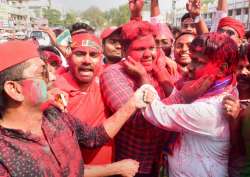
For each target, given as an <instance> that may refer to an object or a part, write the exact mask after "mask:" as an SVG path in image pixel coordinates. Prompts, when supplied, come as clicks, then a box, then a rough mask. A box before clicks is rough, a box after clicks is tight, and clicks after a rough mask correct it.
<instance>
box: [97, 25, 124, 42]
mask: <svg viewBox="0 0 250 177" xmlns="http://www.w3.org/2000/svg"><path fill="white" fill-rule="evenodd" d="M115 32H117V33H119V32H121V27H117V26H111V27H108V28H106V29H105V30H103V32H102V34H101V39H102V40H104V39H106V38H107V37H109V36H110V35H111V34H113V33H115Z"/></svg>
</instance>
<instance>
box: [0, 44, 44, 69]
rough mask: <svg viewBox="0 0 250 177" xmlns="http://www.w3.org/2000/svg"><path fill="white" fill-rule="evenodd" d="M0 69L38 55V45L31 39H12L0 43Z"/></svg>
mask: <svg viewBox="0 0 250 177" xmlns="http://www.w3.org/2000/svg"><path fill="white" fill-rule="evenodd" d="M0 51H1V52H0V60H1V63H0V71H3V70H5V69H7V68H10V67H12V66H14V65H17V64H19V63H23V62H24V61H26V60H29V59H31V58H35V57H40V55H39V52H38V45H37V43H36V42H35V41H33V40H26V41H20V40H13V41H8V42H5V43H2V44H0Z"/></svg>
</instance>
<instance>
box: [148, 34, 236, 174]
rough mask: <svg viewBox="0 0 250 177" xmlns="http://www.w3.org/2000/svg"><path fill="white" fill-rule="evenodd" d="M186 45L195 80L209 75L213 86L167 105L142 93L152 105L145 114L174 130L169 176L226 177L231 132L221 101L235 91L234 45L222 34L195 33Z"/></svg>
mask: <svg viewBox="0 0 250 177" xmlns="http://www.w3.org/2000/svg"><path fill="white" fill-rule="evenodd" d="M191 49H192V55H194V56H195V58H196V60H192V64H193V65H194V70H193V72H194V77H195V79H199V78H201V77H202V76H205V75H214V77H215V82H214V84H213V85H212V86H211V87H210V88H209V89H208V91H207V92H206V93H205V94H203V95H202V96H201V97H199V98H198V99H197V100H196V101H194V102H192V103H191V104H172V105H166V104H164V103H162V102H161V101H160V100H158V99H155V98H154V96H152V94H150V95H151V96H149V98H150V99H147V94H146V96H145V97H144V98H146V100H145V101H147V102H148V101H149V102H150V101H151V104H150V106H148V107H147V109H146V110H145V114H144V115H145V116H144V117H145V118H146V119H147V120H148V121H149V122H150V123H152V124H153V125H155V126H157V127H159V128H161V129H164V130H167V131H169V130H170V131H174V132H179V137H178V139H177V141H176V143H175V145H174V148H173V155H169V156H168V163H169V173H170V174H169V176H170V177H177V176H182V177H188V176H215V177H217V176H218V177H220V176H228V159H229V147H230V133H229V123H228V120H227V119H226V118H225V116H224V114H223V110H222V100H223V97H224V96H226V95H228V94H234V95H236V94H237V90H236V79H235V77H234V73H235V72H236V68H237V63H238V56H237V54H238V50H237V45H236V43H235V42H234V41H233V40H232V39H231V38H230V37H228V36H227V35H222V34H217V33H209V34H204V35H201V36H197V37H196V38H195V39H194V40H193V42H192V43H191ZM151 88H152V90H153V87H151ZM154 92H155V93H154V94H156V91H154ZM165 101H167V100H165Z"/></svg>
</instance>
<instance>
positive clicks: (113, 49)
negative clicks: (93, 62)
mask: <svg viewBox="0 0 250 177" xmlns="http://www.w3.org/2000/svg"><path fill="white" fill-rule="evenodd" d="M101 39H102V46H103V47H102V48H103V55H104V59H103V62H104V64H108V65H109V64H114V63H117V62H119V61H121V59H122V46H121V27H116V26H113V27H109V28H106V29H105V30H104V31H103V32H102V34H101Z"/></svg>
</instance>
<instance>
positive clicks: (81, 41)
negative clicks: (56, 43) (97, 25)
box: [71, 33, 101, 51]
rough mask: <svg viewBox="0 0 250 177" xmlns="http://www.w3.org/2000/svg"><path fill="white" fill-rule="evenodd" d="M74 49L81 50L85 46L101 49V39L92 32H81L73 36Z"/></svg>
mask: <svg viewBox="0 0 250 177" xmlns="http://www.w3.org/2000/svg"><path fill="white" fill-rule="evenodd" d="M71 47H72V49H73V51H75V50H81V49H82V48H83V47H93V48H96V49H97V50H101V41H100V40H99V38H97V37H96V36H95V35H93V34H90V33H79V34H75V35H73V36H72V46H71Z"/></svg>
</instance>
